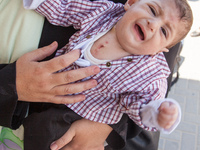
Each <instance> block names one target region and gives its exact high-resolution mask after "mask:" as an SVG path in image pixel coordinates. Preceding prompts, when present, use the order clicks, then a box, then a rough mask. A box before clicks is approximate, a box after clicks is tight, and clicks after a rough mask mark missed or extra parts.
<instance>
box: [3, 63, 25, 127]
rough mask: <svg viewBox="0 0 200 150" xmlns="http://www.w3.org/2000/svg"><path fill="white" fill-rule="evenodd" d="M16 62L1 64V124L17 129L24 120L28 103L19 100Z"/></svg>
mask: <svg viewBox="0 0 200 150" xmlns="http://www.w3.org/2000/svg"><path fill="white" fill-rule="evenodd" d="M17 99H18V96H17V92H16V63H15V62H14V63H12V64H9V65H7V64H0V125H1V126H6V127H10V128H13V129H16V128H18V127H19V125H20V124H21V122H22V120H23V119H22V118H23V117H24V116H25V112H26V110H27V103H23V102H18V101H17Z"/></svg>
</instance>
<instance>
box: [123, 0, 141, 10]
mask: <svg viewBox="0 0 200 150" xmlns="http://www.w3.org/2000/svg"><path fill="white" fill-rule="evenodd" d="M137 1H138V0H127V1H126V3H125V5H124V9H125V10H126V11H127V10H128V9H129V8H130V7H131V5H132V4H134V3H135V2H137Z"/></svg>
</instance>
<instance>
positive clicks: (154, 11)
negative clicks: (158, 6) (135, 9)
mask: <svg viewBox="0 0 200 150" xmlns="http://www.w3.org/2000/svg"><path fill="white" fill-rule="evenodd" d="M149 8H150V10H151V12H152V14H153V15H154V16H156V10H155V9H154V8H153V7H152V6H149Z"/></svg>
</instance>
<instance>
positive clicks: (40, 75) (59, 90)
mask: <svg viewBox="0 0 200 150" xmlns="http://www.w3.org/2000/svg"><path fill="white" fill-rule="evenodd" d="M56 48H57V42H54V43H52V44H51V45H49V46H46V47H43V48H40V49H37V50H35V51H32V52H29V53H27V54H25V55H23V56H22V57H20V58H19V59H18V60H17V62H16V87H17V93H18V99H19V100H20V101H27V102H51V103H56V104H66V103H74V102H78V101H81V100H84V99H85V96H84V95H77V96H66V95H67V94H71V93H77V92H81V91H84V90H87V89H90V88H93V87H95V86H96V85H97V82H96V80H88V81H85V82H81V83H78V84H75V83H71V82H73V81H76V80H79V79H82V78H85V77H87V76H91V75H94V74H97V73H99V71H100V69H99V68H98V67H97V66H91V67H87V68H83V69H78V70H72V71H69V72H68V71H66V72H61V73H55V72H56V71H58V70H60V69H62V68H64V67H66V66H68V65H69V64H71V63H73V62H74V61H75V60H76V59H78V57H79V55H80V51H79V50H74V51H72V52H70V53H68V54H65V55H62V56H59V57H57V58H53V59H51V60H49V61H45V62H39V61H40V60H42V59H44V58H45V57H47V56H49V55H51V54H52V53H53V52H54V51H55V50H56ZM66 60H67V61H66ZM88 131H90V132H88ZM111 131H112V128H111V127H110V126H108V125H106V124H100V123H96V122H92V121H89V120H85V119H82V120H81V121H77V122H75V123H73V124H72V126H71V128H70V129H69V130H68V132H67V133H65V134H64V135H63V136H62V137H61V138H60V139H58V140H57V141H55V143H54V144H53V145H51V148H52V149H58V148H62V147H63V146H65V145H66V144H67V145H66V146H65V147H64V148H63V150H69V149H73V150H76V149H77V150H95V149H96V150H98V149H103V148H104V147H103V142H104V141H105V139H106V138H107V136H108V135H109V134H110V132H111ZM86 133H87V135H88V136H85V134H86ZM94 135H95V137H94ZM75 136H76V138H74V137H75ZM92 140H93V141H95V142H91V141H92Z"/></svg>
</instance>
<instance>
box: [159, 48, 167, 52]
mask: <svg viewBox="0 0 200 150" xmlns="http://www.w3.org/2000/svg"><path fill="white" fill-rule="evenodd" d="M159 52H169V49H167V48H163V49H161V50H160V51H159Z"/></svg>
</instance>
